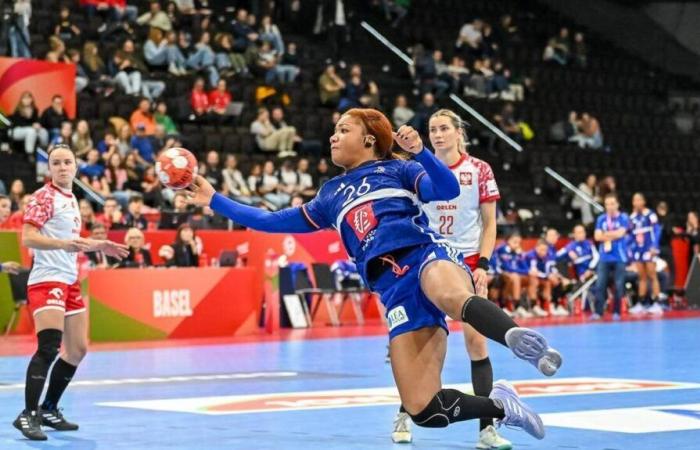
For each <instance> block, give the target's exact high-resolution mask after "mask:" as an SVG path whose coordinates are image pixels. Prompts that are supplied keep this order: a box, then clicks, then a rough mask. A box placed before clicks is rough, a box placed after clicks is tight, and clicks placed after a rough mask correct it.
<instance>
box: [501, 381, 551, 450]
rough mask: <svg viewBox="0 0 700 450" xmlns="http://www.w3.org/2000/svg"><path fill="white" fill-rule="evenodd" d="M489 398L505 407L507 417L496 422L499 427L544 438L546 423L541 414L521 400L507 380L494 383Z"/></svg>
mask: <svg viewBox="0 0 700 450" xmlns="http://www.w3.org/2000/svg"><path fill="white" fill-rule="evenodd" d="M489 398H490V399H491V400H493V401H494V402H495V403H496V404H497V405H499V406H502V407H503V412H504V414H505V417H504V418H503V419H501V420H497V421H496V424H497V425H498V426H499V427H500V426H501V425H505V426H507V427H511V428H519V429H521V430H523V431H524V432H526V433H527V434H529V435H530V436H532V437H534V438H536V439H543V438H544V423H542V419H541V418H540V416H539V414H537V413H536V412H534V411H533V410H532V409H530V407H529V406H527V405H526V404H525V403H523V401H522V400H520V397H519V396H518V393H517V392H515V389H514V388H513V386H511V385H510V383H508V382H507V381H505V380H498V381H496V382H495V383H493V389H492V390H491V394H490V395H489Z"/></svg>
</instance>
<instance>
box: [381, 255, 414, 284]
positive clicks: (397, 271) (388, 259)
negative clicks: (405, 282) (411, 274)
mask: <svg viewBox="0 0 700 450" xmlns="http://www.w3.org/2000/svg"><path fill="white" fill-rule="evenodd" d="M379 259H380V260H381V261H382V262H385V263H387V264H389V265H390V266H391V272H392V273H393V274H394V275H396V278H398V277H400V276H402V275H403V274H405V273H406V272H408V269H410V267H409V266H408V265H405V266H403V267H401V266H399V265H398V264H396V260H395V259H394V257H393V256H392V255H389V256H380V257H379Z"/></svg>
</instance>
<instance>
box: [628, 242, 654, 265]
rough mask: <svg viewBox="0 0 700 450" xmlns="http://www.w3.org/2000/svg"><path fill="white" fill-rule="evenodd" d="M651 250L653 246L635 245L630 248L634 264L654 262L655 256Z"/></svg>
mask: <svg viewBox="0 0 700 450" xmlns="http://www.w3.org/2000/svg"><path fill="white" fill-rule="evenodd" d="M651 249H652V247H651V245H639V244H637V243H633V244H632V245H631V246H630V248H629V253H630V259H631V260H632V261H634V262H645V263H647V262H652V261H653V260H654V256H653V255H652V254H651Z"/></svg>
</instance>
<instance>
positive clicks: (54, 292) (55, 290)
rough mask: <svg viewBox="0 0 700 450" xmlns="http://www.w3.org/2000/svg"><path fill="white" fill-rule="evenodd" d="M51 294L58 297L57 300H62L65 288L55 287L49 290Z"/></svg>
mask: <svg viewBox="0 0 700 450" xmlns="http://www.w3.org/2000/svg"><path fill="white" fill-rule="evenodd" d="M49 295H53V296H54V298H56V299H57V300H60V299H61V298H62V297H63V289H61V288H53V289H51V290H50V291H49Z"/></svg>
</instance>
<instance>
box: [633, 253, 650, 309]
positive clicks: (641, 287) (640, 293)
mask: <svg viewBox="0 0 700 450" xmlns="http://www.w3.org/2000/svg"><path fill="white" fill-rule="evenodd" d="M634 265H635V266H636V267H637V277H638V281H637V304H635V305H634V306H632V307H631V308H630V310H629V312H630V314H635V315H638V314H644V313H645V312H646V308H645V307H644V300H645V297H646V295H647V273H646V267H645V265H644V263H643V262H640V261H635V263H634Z"/></svg>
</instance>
